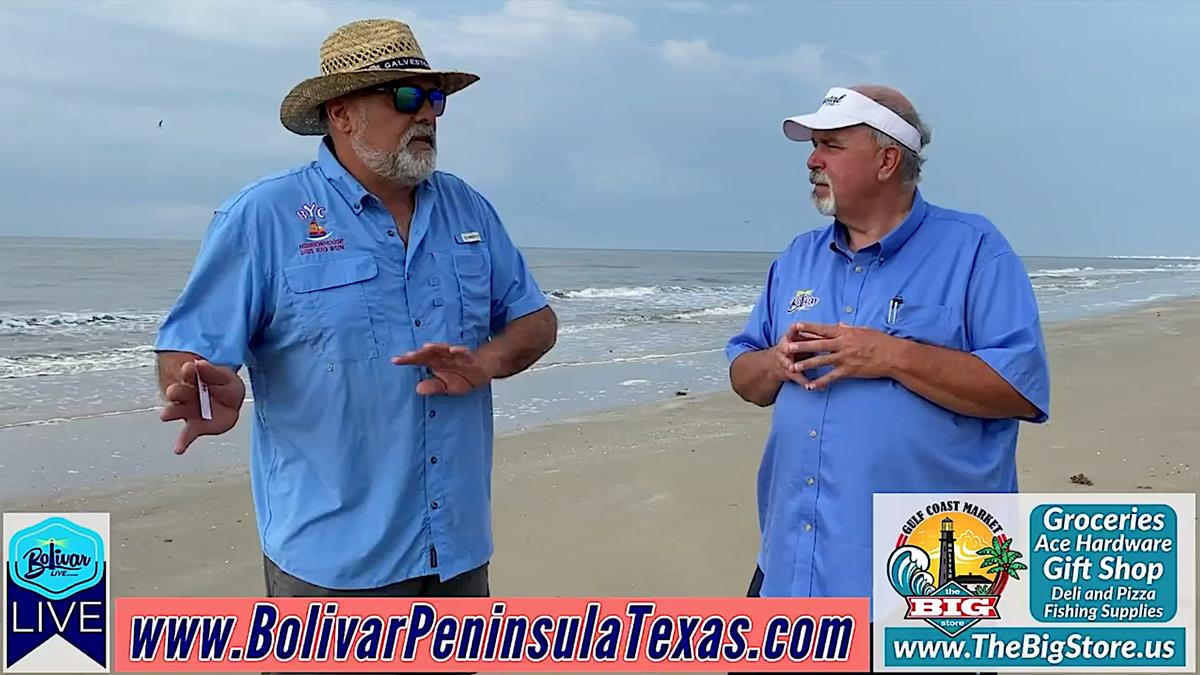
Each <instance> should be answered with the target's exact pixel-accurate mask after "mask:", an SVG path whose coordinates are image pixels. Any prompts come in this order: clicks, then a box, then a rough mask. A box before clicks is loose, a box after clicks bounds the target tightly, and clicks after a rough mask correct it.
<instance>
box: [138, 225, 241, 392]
mask: <svg viewBox="0 0 1200 675" xmlns="http://www.w3.org/2000/svg"><path fill="white" fill-rule="evenodd" d="M245 230H246V225H245V223H244V222H241V219H240V218H238V217H236V216H234V215H230V214H228V213H224V212H219V213H217V214H216V215H215V216H214V218H213V220H212V223H211V224H210V225H209V229H208V232H207V234H206V235H205V238H204V241H203V243H202V244H201V247H200V252H199V254H198V255H197V256H196V262H195V265H194V266H193V267H192V271H191V273H190V274H189V276H188V280H187V282H186V284H185V285H184V288H183V290H182V291H181V292H180V295H179V298H178V299H177V300H176V302H175V305H174V306H173V307H172V308H171V311H170V312H169V313H168V314H167V317H166V318H165V319H164V320H163V323H162V325H161V326H159V330H158V337H157V339H156V341H155V345H154V348H155V350H157V351H182V352H192V353H195V354H199V355H200V356H201V357H203V358H205V359H207V360H209V361H211V362H212V363H214V364H217V365H223V366H228V367H230V368H233V369H235V370H236V369H239V368H241V366H243V365H245V364H246V363H247V362H248V361H249V360H250V347H249V345H250V341H251V339H252V337H253V335H254V333H255V331H256V330H257V326H258V324H259V321H260V319H261V316H262V304H263V303H262V296H263V290H264V289H263V287H264V285H265V284H264V282H263V277H262V275H261V274H260V272H259V271H258V269H257V266H256V265H255V256H254V252H253V248H252V245H251V244H250V242H248V241H247V240H246V237H245V236H244V233H245Z"/></svg>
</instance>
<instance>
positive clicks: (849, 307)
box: [846, 305, 854, 314]
mask: <svg viewBox="0 0 1200 675" xmlns="http://www.w3.org/2000/svg"><path fill="white" fill-rule="evenodd" d="M846 313H847V314H853V313H854V308H853V307H851V306H850V305H846Z"/></svg>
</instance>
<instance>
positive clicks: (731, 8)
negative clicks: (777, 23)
mask: <svg viewBox="0 0 1200 675" xmlns="http://www.w3.org/2000/svg"><path fill="white" fill-rule="evenodd" d="M663 7H664V8H665V9H668V10H670V11H672V12H679V13H680V14H703V15H724V16H749V15H751V14H754V13H755V12H756V11H757V10H756V9H755V8H754V7H751V6H750V5H748V4H746V3H744V2H735V3H733V4H728V3H717V2H712V0H663Z"/></svg>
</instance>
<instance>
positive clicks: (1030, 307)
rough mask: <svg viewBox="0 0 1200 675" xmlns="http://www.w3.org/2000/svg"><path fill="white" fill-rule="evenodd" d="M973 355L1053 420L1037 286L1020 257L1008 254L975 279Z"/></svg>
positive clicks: (1042, 417)
mask: <svg viewBox="0 0 1200 675" xmlns="http://www.w3.org/2000/svg"><path fill="white" fill-rule="evenodd" d="M967 322H968V328H967V329H968V336H969V339H970V346H971V353H973V354H974V355H975V356H977V357H979V358H980V359H982V360H983V361H984V362H985V363H987V364H988V365H989V366H991V368H992V369H993V370H995V371H996V372H997V373H998V374H999V375H1000V376H1001V377H1003V378H1004V379H1005V380H1006V381H1007V382H1008V383H1009V384H1010V385H1012V386H1013V388H1015V389H1016V390H1017V392H1018V393H1020V394H1021V396H1024V397H1025V399H1026V400H1027V401H1029V402H1030V403H1031V404H1033V405H1034V407H1036V408H1037V410H1038V413H1037V415H1036V416H1035V417H1034V418H1032V419H1030V420H1029V421H1031V422H1037V423H1041V422H1045V421H1047V420H1048V419H1049V418H1050V367H1049V362H1048V359H1047V357H1046V344H1045V339H1044V337H1043V335H1042V326H1041V319H1040V316H1039V315H1038V307H1037V299H1036V297H1035V296H1034V292H1033V285H1032V284H1031V283H1030V281H1029V275H1028V274H1027V273H1026V271H1025V267H1024V265H1023V264H1022V263H1021V259H1020V258H1019V257H1018V256H1017V255H1016V254H1015V253H1004V254H1001V255H999V256H997V257H995V258H993V259H991V260H990V261H988V262H986V263H984V264H983V265H982V266H981V267H980V268H979V269H978V270H977V271H976V272H975V273H974V274H973V275H972V278H971V282H970V288H969V294H968V299H967Z"/></svg>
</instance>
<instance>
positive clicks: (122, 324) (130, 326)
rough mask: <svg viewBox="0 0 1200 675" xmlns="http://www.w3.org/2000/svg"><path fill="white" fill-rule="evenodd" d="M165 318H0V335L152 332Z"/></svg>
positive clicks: (88, 315) (81, 315)
mask: <svg viewBox="0 0 1200 675" xmlns="http://www.w3.org/2000/svg"><path fill="white" fill-rule="evenodd" d="M164 316H165V314H164V313H162V312H154V313H132V314H127V313H116V312H55V313H53V314H37V315H22V314H0V335H6V336H11V335H38V334H61V333H79V332H93V331H97V330H119V331H147V330H149V331H152V330H155V329H157V328H158V324H159V323H160V322H161V321H162V319H163V317H164Z"/></svg>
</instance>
